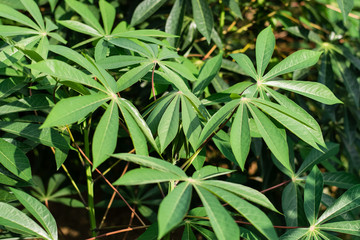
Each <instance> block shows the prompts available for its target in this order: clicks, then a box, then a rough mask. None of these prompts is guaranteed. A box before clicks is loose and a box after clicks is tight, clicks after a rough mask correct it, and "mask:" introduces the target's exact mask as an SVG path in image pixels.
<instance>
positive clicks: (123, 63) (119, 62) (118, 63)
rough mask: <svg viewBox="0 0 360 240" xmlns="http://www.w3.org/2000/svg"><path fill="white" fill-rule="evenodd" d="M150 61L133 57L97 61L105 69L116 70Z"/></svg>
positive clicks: (122, 56)
mask: <svg viewBox="0 0 360 240" xmlns="http://www.w3.org/2000/svg"><path fill="white" fill-rule="evenodd" d="M146 61H149V60H148V59H146V58H143V57H139V56H131V55H116V56H110V57H107V58H103V59H100V60H98V61H96V63H97V64H99V65H100V66H102V67H103V68H105V69H115V68H122V67H127V66H131V65H134V64H138V63H143V62H146Z"/></svg>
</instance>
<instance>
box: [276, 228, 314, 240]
mask: <svg viewBox="0 0 360 240" xmlns="http://www.w3.org/2000/svg"><path fill="white" fill-rule="evenodd" d="M308 231H309V229H307V228H296V229H290V230H288V231H286V233H285V234H284V235H282V236H281V237H280V240H301V239H303V237H304V236H305V235H307V233H308Z"/></svg>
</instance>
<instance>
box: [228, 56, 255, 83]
mask: <svg viewBox="0 0 360 240" xmlns="http://www.w3.org/2000/svg"><path fill="white" fill-rule="evenodd" d="M230 56H231V57H232V58H233V59H234V60H235V61H236V62H237V63H238V64H239V66H240V68H241V69H242V70H243V71H244V72H245V73H246V75H248V76H250V77H252V78H253V79H255V80H256V79H257V73H256V70H255V68H254V65H253V63H252V62H251V60H250V58H249V57H248V56H246V55H245V54H243V53H236V54H231V55H230Z"/></svg>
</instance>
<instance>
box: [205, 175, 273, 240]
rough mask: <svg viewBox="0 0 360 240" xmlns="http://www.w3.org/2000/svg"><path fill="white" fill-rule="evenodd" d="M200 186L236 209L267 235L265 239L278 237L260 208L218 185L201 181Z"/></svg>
mask: <svg viewBox="0 0 360 240" xmlns="http://www.w3.org/2000/svg"><path fill="white" fill-rule="evenodd" d="M202 186H203V187H204V188H206V189H207V190H209V191H210V192H212V193H213V194H215V195H216V196H217V197H219V198H221V199H222V200H223V201H224V202H226V203H228V204H229V205H230V206H231V207H233V208H234V209H235V210H236V211H238V212H239V213H240V214H241V215H242V216H243V217H244V218H246V219H247V220H248V221H249V222H250V223H251V224H252V225H253V226H254V227H255V228H256V229H257V230H259V232H261V233H262V234H263V235H264V236H265V237H267V239H278V236H277V235H276V232H275V229H274V228H273V224H272V223H271V221H270V219H269V218H268V217H267V216H266V215H265V213H264V212H262V211H261V210H260V209H258V208H257V207H255V206H254V205H252V204H250V203H248V202H247V201H245V200H243V199H241V198H240V197H238V196H236V195H235V194H233V193H231V192H228V191H226V190H223V189H221V188H218V187H213V186H208V185H207V184H206V182H203V183H202Z"/></svg>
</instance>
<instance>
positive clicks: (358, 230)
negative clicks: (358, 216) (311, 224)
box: [318, 220, 360, 237]
mask: <svg viewBox="0 0 360 240" xmlns="http://www.w3.org/2000/svg"><path fill="white" fill-rule="evenodd" d="M318 228H319V229H321V230H326V231H332V232H340V233H345V234H350V235H354V236H359V237H360V220H355V221H342V222H333V223H325V224H322V225H320V226H319V227H318Z"/></svg>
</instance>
